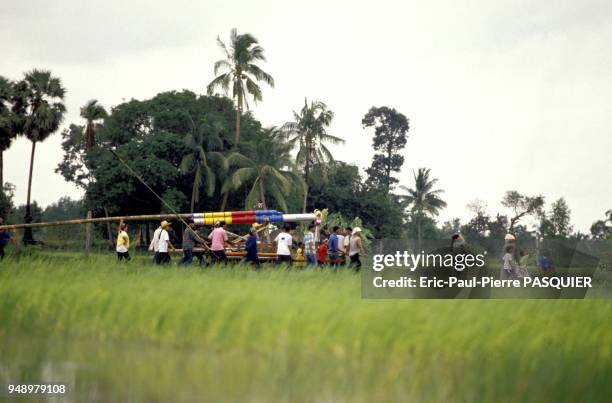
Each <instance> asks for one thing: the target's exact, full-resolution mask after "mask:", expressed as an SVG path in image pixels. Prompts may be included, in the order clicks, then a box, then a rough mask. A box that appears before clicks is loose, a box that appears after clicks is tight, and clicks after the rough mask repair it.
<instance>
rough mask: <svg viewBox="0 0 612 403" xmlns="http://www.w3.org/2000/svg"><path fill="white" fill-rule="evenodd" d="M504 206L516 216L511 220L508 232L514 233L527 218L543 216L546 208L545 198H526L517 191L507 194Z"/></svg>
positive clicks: (503, 201) (503, 202)
mask: <svg viewBox="0 0 612 403" xmlns="http://www.w3.org/2000/svg"><path fill="white" fill-rule="evenodd" d="M502 205H503V206H504V207H507V208H509V209H511V210H512V211H513V212H514V216H512V217H511V218H510V221H509V222H510V226H509V227H508V232H513V230H514V227H515V226H516V224H517V223H518V222H519V221H520V220H521V219H522V218H523V217H525V216H529V215H541V214H542V207H543V206H544V197H543V196H526V195H522V194H520V193H519V192H517V191H516V190H510V191H508V192H506V194H505V196H504V198H503V200H502Z"/></svg>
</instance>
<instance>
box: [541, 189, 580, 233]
mask: <svg viewBox="0 0 612 403" xmlns="http://www.w3.org/2000/svg"><path fill="white" fill-rule="evenodd" d="M570 216H571V210H570V209H569V207H568V205H567V202H566V201H565V199H564V198H560V199H559V200H557V201H555V202H554V203H552V205H551V206H550V212H548V213H543V214H542V217H541V218H540V233H541V234H542V236H543V237H544V238H550V239H567V238H568V237H569V236H570V234H571V233H572V229H573V228H572V226H571V224H570V221H571V220H570V219H571V217H570Z"/></svg>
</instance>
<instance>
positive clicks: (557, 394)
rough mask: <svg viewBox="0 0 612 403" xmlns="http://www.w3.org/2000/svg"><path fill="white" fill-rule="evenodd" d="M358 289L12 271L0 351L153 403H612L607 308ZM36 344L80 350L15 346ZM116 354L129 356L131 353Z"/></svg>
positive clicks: (192, 272)
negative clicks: (62, 366)
mask: <svg viewBox="0 0 612 403" xmlns="http://www.w3.org/2000/svg"><path fill="white" fill-rule="evenodd" d="M360 287H361V285H360V278H359V276H356V275H354V274H353V273H351V272H344V271H341V272H339V273H337V274H334V273H331V272H325V271H323V272H321V271H318V270H314V271H289V272H287V271H285V270H276V269H264V270H263V271H262V272H252V271H250V270H247V269H245V268H242V267H234V268H227V269H213V270H203V271H202V270H199V269H195V268H193V269H180V268H166V269H160V268H156V267H153V266H150V265H149V264H146V263H144V262H143V261H142V260H136V261H132V262H131V263H130V264H129V265H118V264H116V263H115V261H114V259H113V258H111V257H100V258H92V259H90V260H83V259H82V258H76V257H72V256H70V255H66V256H61V255H58V254H53V255H48V256H44V257H41V258H36V257H35V256H29V257H27V258H24V259H21V260H17V261H14V260H8V261H5V262H4V264H3V269H2V270H1V271H0V329H2V330H1V331H0V345H1V346H9V345H10V346H12V347H11V348H10V349H4V347H0V349H1V350H0V354H2V356H3V357H7V356H8V355H9V354H14V353H15V352H16V351H20V352H21V353H20V356H12V355H11V356H10V360H9V361H10V362H13V363H18V362H23V361H22V360H24V359H26V357H29V358H34V359H42V360H43V361H44V362H46V361H47V360H54V359H55V360H62V361H64V360H66V359H72V360H74V361H75V362H78V363H81V362H82V361H81V360H86V361H87V362H85V361H83V364H87V365H77V368H83V369H88V370H89V371H91V370H92V369H94V370H96V371H95V374H96V376H95V378H94V379H91V380H90V381H91V382H95V381H96V380H97V381H98V382H101V381H100V380H104V381H106V382H109V383H108V384H106V386H105V387H103V388H101V390H102V391H109V390H112V391H124V390H125V389H126V388H125V384H124V383H125V379H126V376H127V377H129V379H130V380H131V382H132V385H133V387H134V388H133V390H132V393H136V391H138V390H141V391H142V393H148V392H144V391H150V393H152V395H150V396H145V397H143V399H142V400H147V401H150V400H155V399H162V400H167V401H170V400H172V401H180V400H189V395H188V394H186V393H184V391H183V392H181V391H180V390H182V389H183V388H177V385H184V386H185V387H186V389H189V391H194V390H197V392H198V393H201V395H199V397H198V400H212V401H219V400H227V397H228V395H227V393H230V395H231V396H232V397H233V398H234V399H235V400H237V401H245V400H250V399H253V398H257V399H258V400H260V401H278V400H290V401H313V400H333V401H350V402H355V401H363V402H369V401H411V400H415V401H454V402H479V401H482V402H491V401H523V402H538V403H540V402H545V401H589V402H599V401H606V399H607V397H606V396H609V395H610V394H611V393H612V390H611V389H610V388H611V386H610V383H609V381H608V380H609V379H610V377H611V376H612V373H611V372H610V371H611V368H610V365H609V363H610V359H612V357H611V356H610V348H609V346H610V345H611V344H612V332H611V330H610V327H609V326H605V324H606V323H607V322H608V321H609V320H608V316H609V312H610V309H611V308H612V307H611V306H610V301H608V300H559V301H537V300H520V301H517V300H497V301H493V300H487V301H461V300H451V301H439V300H438V301H430V300H393V301H368V300H362V299H361V298H360ZM559 329H563V331H562V332H560V331H559ZM11 334H12V335H13V336H11ZM24 334H28V335H30V337H32V336H34V337H39V338H40V340H41V341H39V342H38V343H36V344H40V345H46V342H45V340H47V339H48V340H49V342H51V341H52V340H53V337H54V336H57V338H58V339H59V338H61V339H63V340H69V341H70V342H68V343H67V345H66V346H63V345H62V344H60V345H56V346H55V347H53V348H50V347H49V346H48V347H47V348H46V349H43V350H40V349H38V348H36V347H35V345H33V344H31V343H28V342H27V340H28V338H23V336H22V338H23V343H25V344H23V345H24V346H31V348H33V350H27V349H24V350H20V349H19V348H18V347H17V346H14V345H13V344H11V343H10V340H12V338H11V337H19V336H21V335H24ZM75 338H76V339H75ZM112 341H123V342H130V343H133V344H126V343H123V346H125V347H124V349H127V352H126V353H124V350H123V349H122V348H121V347H113V346H114V345H113V344H112ZM80 342H82V343H84V344H86V345H87V346H88V347H87V348H85V349H81V350H77V348H78V347H76V346H78V345H79V344H80ZM18 344H20V345H21V343H18ZM130 345H133V346H134V350H133V351H131V350H130V349H129V346H130ZM96 346H104V348H103V352H102V350H99V353H98V354H95V353H94V352H95V351H98V350H97V347H96ZM115 348H116V349H117V350H115ZM181 351H184V353H181ZM35 352H38V353H40V354H41V355H40V356H34V354H37V353H35ZM36 357H39V358H36ZM40 357H43V358H40ZM110 357H113V358H112V360H111V359H110ZM126 357H129V359H127V360H126ZM189 357H191V358H189ZM197 357H200V358H197ZM128 362H129V363H128ZM585 363H588V365H585ZM42 364H43V363H39V364H33V363H31V362H30V365H28V366H27V368H37V365H42ZM152 368H154V369H155V370H152ZM12 369H13V368H11V370H12ZM16 369H17V367H16V368H15V370H16ZM11 373H12V374H14V375H15V376H18V377H22V376H23V372H14V373H13V372H11ZM73 374H75V376H77V380H81V382H82V379H83V378H81V377H86V376H87V375H86V373H84V372H81V370H78V372H76V373H74V372H73ZM81 382H77V383H81ZM87 384H88V385H91V383H87ZM230 385H231V386H230ZM87 390H89V391H91V386H90V387H89V388H88V389H87ZM82 393H86V391H85V390H83V391H82ZM125 393H127V392H125ZM153 393H154V394H155V395H153ZM221 393H225V394H221ZM164 397H165V398H164ZM133 398H134V397H133V395H132V399H133ZM109 400H114V401H125V400H127V399H125V398H124V399H122V398H120V397H118V396H115V398H114V399H111V398H109ZM191 400H192V399H191Z"/></svg>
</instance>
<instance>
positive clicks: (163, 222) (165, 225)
mask: <svg viewBox="0 0 612 403" xmlns="http://www.w3.org/2000/svg"><path fill="white" fill-rule="evenodd" d="M171 225H172V223H171V222H169V221H166V220H164V221H162V222H161V227H162V228H166V227H169V226H171Z"/></svg>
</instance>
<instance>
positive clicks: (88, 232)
mask: <svg viewBox="0 0 612 403" xmlns="http://www.w3.org/2000/svg"><path fill="white" fill-rule="evenodd" d="M91 217H92V214H91V210H87V219H88V220H90V219H91ZM89 252H91V224H85V256H89Z"/></svg>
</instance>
